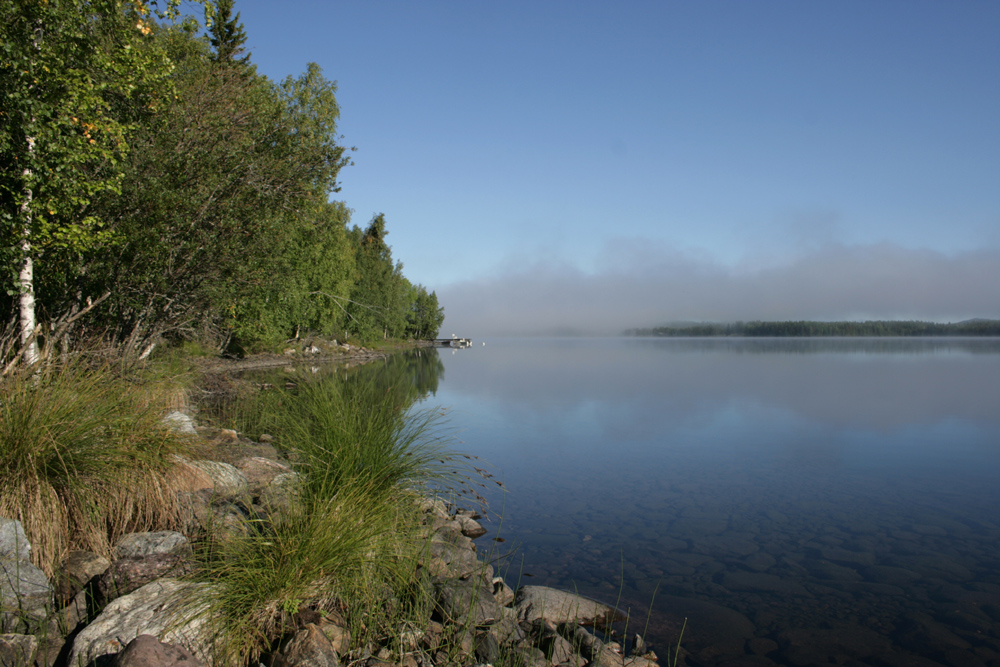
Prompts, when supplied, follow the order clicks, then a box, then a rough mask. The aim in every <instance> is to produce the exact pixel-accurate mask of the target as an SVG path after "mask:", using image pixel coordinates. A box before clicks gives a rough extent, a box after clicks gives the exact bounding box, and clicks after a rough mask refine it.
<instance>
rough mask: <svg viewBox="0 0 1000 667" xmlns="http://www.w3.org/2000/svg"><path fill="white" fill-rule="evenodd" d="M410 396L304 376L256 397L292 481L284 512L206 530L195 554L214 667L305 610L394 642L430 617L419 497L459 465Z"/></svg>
mask: <svg viewBox="0 0 1000 667" xmlns="http://www.w3.org/2000/svg"><path fill="white" fill-rule="evenodd" d="M407 396H409V394H408V393H407V392H406V391H404V390H400V389H399V388H398V387H397V386H396V385H394V384H393V383H384V382H379V381H377V380H374V381H373V380H372V378H370V377H368V378H364V380H363V381H354V380H353V379H352V378H350V377H348V378H343V377H337V376H332V377H328V378H324V379H321V380H312V381H311V380H310V379H307V378H305V377H303V378H301V379H300V380H299V381H298V382H297V383H294V388H292V389H288V390H277V389H275V390H272V391H269V392H265V393H264V395H262V396H261V397H260V400H259V401H256V402H255V405H256V406H257V407H258V408H259V409H261V410H265V411H273V412H269V413H267V414H264V413H258V414H257V415H256V417H254V419H255V423H257V424H267V428H268V430H269V432H272V433H274V435H275V436H276V437H277V442H278V443H279V444H280V445H281V446H282V447H283V448H284V449H286V451H287V452H288V453H289V455H290V458H291V459H292V461H293V467H294V468H295V470H296V472H297V473H298V474H299V477H298V482H297V484H296V486H295V487H294V488H293V489H290V491H289V496H288V498H289V499H291V501H292V502H291V504H290V505H285V506H284V509H283V510H281V511H275V512H273V513H271V514H270V515H269V516H267V517H262V518H257V519H252V520H249V521H248V522H247V525H246V526H245V527H244V529H243V530H241V531H229V532H225V531H222V532H216V531H212V532H210V534H209V536H208V541H207V542H206V543H205V544H204V545H203V548H202V549H201V552H200V554H201V558H202V563H203V567H202V570H201V576H202V577H203V578H204V579H205V580H206V581H210V582H212V584H213V586H212V591H213V592H212V594H211V599H210V605H209V611H208V613H209V615H210V616H209V618H210V620H211V622H212V623H213V625H214V626H215V628H214V629H215V635H216V637H217V640H216V644H215V650H216V653H217V655H216V657H215V659H216V662H218V663H221V664H237V663H239V664H250V663H251V662H253V661H254V660H256V659H258V657H259V656H260V655H261V654H263V653H266V652H268V651H269V650H270V649H271V648H272V647H273V645H274V642H275V641H277V640H278V639H279V638H280V637H281V636H282V635H283V634H284V633H286V632H287V631H288V630H289V629H290V623H291V618H292V616H293V615H294V614H295V612H296V611H297V610H299V609H300V608H302V607H307V608H310V609H314V610H319V611H322V610H334V609H336V610H339V611H343V612H345V613H346V615H347V616H348V621H349V622H350V623H351V625H352V635H353V637H354V638H355V641H356V642H357V641H364V640H365V639H372V640H375V639H377V638H379V637H381V638H385V637H391V636H392V635H393V634H394V632H395V629H396V628H398V627H399V624H400V623H402V622H404V621H405V620H408V619H410V618H412V617H413V616H414V615H417V614H420V613H423V612H422V611H421V610H426V606H425V604H424V601H422V600H421V599H420V595H419V592H420V591H421V590H422V587H421V586H420V585H419V583H418V582H417V576H418V575H417V561H418V557H419V554H420V552H421V550H422V549H423V548H424V544H423V535H424V534H423V533H422V532H421V526H420V521H419V516H418V510H417V507H418V503H417V498H418V494H419V493H425V492H428V490H430V489H432V488H435V487H436V486H439V485H445V486H449V485H451V483H452V482H454V481H456V480H457V477H458V476H459V474H460V471H461V468H456V467H455V466H454V463H453V459H452V457H451V455H450V454H449V452H448V450H447V447H446V441H445V439H444V438H443V437H441V435H440V430H439V428H438V425H437V424H436V417H435V416H434V415H433V414H427V413H420V414H416V415H414V414H411V413H409V412H408V411H407V407H408V406H409V404H410V402H412V397H409V398H407ZM362 613H363V614H364V617H363V618H362V617H361V616H359V614H362ZM424 620H426V619H424Z"/></svg>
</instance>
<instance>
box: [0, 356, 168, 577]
mask: <svg viewBox="0 0 1000 667" xmlns="http://www.w3.org/2000/svg"><path fill="white" fill-rule="evenodd" d="M167 400H168V399H167V398H166V397H165V396H164V395H161V394H159V393H158V392H157V389H156V387H153V386H149V385H142V384H139V383H137V382H136V381H134V380H133V381H130V380H129V379H126V378H125V377H122V376H121V375H120V374H117V373H116V372H114V370H113V369H111V368H109V367H99V368H92V367H88V366H87V365H86V364H85V363H83V362H79V361H77V362H74V363H69V364H55V365H52V366H49V367H47V368H43V369H41V370H37V371H35V372H31V371H23V372H16V371H15V372H13V373H10V374H8V375H6V376H3V377H0V470H3V475H2V476H0V516H3V517H7V518H13V519H17V520H19V521H20V522H21V523H22V524H23V526H24V529H25V532H26V533H27V536H28V539H29V540H30V542H31V544H32V547H33V549H32V561H33V562H34V564H35V565H36V566H38V567H39V568H41V569H42V570H43V571H44V572H45V573H46V574H47V575H49V576H51V575H52V574H53V572H54V571H55V569H56V567H57V565H58V563H59V561H60V560H61V558H62V557H63V556H64V555H65V552H66V550H67V549H69V548H80V549H87V550H90V551H94V552H96V553H99V554H102V555H108V554H109V552H110V549H111V546H112V545H113V544H114V543H115V542H116V541H117V539H118V538H119V537H120V536H122V535H124V534H125V533H128V532H132V531H141V530H153V529H157V528H161V527H166V526H169V525H171V524H172V523H173V522H174V521H175V520H176V517H177V502H176V499H175V496H174V493H173V492H172V491H171V490H170V488H169V485H168V484H167V482H166V478H165V477H164V472H165V471H166V470H167V469H168V467H169V466H170V454H172V453H175V452H178V451H182V450H184V449H185V447H186V443H185V442H184V440H183V439H181V438H179V437H178V436H177V435H175V434H173V433H171V432H169V431H168V430H167V429H166V428H164V427H163V426H162V424H161V423H160V419H161V417H162V414H163V410H162V404H165V403H166V402H167Z"/></svg>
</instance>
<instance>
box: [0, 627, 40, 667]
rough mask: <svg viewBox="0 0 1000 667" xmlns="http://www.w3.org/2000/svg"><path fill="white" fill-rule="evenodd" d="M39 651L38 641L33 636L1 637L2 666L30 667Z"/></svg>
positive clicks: (0, 660) (0, 653) (0, 658)
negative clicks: (36, 652)
mask: <svg viewBox="0 0 1000 667" xmlns="http://www.w3.org/2000/svg"><path fill="white" fill-rule="evenodd" d="M37 649H38V640H37V639H36V638H35V637H33V636H31V635H0V665H3V666H4V667H28V665H30V664H31V661H32V660H34V658H35V651H36V650H37Z"/></svg>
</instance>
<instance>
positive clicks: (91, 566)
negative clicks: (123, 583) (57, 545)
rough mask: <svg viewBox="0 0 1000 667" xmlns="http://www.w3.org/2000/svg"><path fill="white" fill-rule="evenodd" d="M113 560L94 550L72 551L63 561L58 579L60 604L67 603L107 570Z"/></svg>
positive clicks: (57, 596)
mask: <svg viewBox="0 0 1000 667" xmlns="http://www.w3.org/2000/svg"><path fill="white" fill-rule="evenodd" d="M110 566H111V561H109V560H108V559H107V558H104V557H102V556H98V555H97V554H95V553H93V552H92V551H82V550H75V549H74V550H73V551H70V552H69V554H68V555H67V557H66V560H65V561H63V564H62V567H61V575H60V576H59V577H58V579H57V580H56V582H57V584H58V585H57V589H58V590H57V595H56V598H57V599H58V601H59V604H67V603H68V602H69V601H70V600H72V599H73V598H75V597H76V596H77V594H78V593H79V592H80V591H82V590H83V589H84V588H85V587H86V586H87V584H89V583H90V582H91V581H92V580H93V579H94V578H96V577H99V576H101V575H102V574H103V573H105V572H107V570H108V568H109V567H110Z"/></svg>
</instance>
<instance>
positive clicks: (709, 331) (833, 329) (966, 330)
mask: <svg viewBox="0 0 1000 667" xmlns="http://www.w3.org/2000/svg"><path fill="white" fill-rule="evenodd" d="M624 335H626V336H660V337H670V336H676V337H688V336H695V337H697V336H743V337H747V338H752V337H767V336H772V337H792V336H798V337H810V336H1000V320H983V319H975V320H965V321H962V322H955V323H947V324H941V323H938V322H918V321H907V320H874V321H867V322H812V321H797V322H791V321H789V322H759V321H755V322H733V323H730V324H715V323H683V324H674V325H665V326H661V327H651V328H648V329H628V330H626V331H625V332H624Z"/></svg>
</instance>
